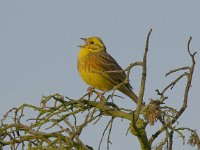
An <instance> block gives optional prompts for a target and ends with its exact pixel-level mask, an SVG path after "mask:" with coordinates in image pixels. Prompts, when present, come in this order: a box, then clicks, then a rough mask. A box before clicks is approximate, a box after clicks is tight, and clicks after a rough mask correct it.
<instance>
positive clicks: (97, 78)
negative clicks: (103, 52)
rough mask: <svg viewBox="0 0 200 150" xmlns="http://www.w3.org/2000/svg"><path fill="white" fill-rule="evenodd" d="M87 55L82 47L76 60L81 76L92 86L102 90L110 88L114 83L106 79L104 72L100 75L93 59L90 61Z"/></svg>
mask: <svg viewBox="0 0 200 150" xmlns="http://www.w3.org/2000/svg"><path fill="white" fill-rule="evenodd" d="M89 57H90V55H89V52H88V51H87V50H85V49H84V48H82V49H81V50H80V52H79V55H78V62H77V67H78V71H79V74H80V76H81V78H82V79H83V80H84V81H85V82H86V83H87V84H89V85H91V86H92V87H94V88H97V89H99V90H102V91H108V90H111V89H112V88H113V86H114V85H113V84H112V83H111V82H110V81H109V80H108V79H107V77H106V74H104V75H102V73H100V71H99V70H98V69H95V65H94V63H95V61H93V62H91V61H90V60H91V59H89ZM97 59H98V58H97Z"/></svg>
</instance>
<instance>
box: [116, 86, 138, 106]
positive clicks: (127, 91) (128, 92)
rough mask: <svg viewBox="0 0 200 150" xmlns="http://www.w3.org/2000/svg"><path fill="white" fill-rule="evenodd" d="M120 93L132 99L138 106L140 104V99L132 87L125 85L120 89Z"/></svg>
mask: <svg viewBox="0 0 200 150" xmlns="http://www.w3.org/2000/svg"><path fill="white" fill-rule="evenodd" d="M119 91H121V92H122V93H124V94H125V95H127V96H128V97H130V98H131V99H132V100H133V101H134V102H135V103H136V104H137V103H138V97H137V95H135V93H134V92H133V90H132V89H131V87H129V86H126V85H124V86H123V87H121V88H120V89H119Z"/></svg>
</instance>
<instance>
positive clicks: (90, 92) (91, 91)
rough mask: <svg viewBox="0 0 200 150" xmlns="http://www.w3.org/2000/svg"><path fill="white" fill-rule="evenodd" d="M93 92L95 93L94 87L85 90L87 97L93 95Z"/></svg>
mask: <svg viewBox="0 0 200 150" xmlns="http://www.w3.org/2000/svg"><path fill="white" fill-rule="evenodd" d="M94 91H95V90H94V87H91V86H90V87H88V88H87V93H88V95H89V96H92V94H93V92H94Z"/></svg>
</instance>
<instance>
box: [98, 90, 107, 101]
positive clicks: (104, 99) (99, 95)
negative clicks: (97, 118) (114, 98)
mask: <svg viewBox="0 0 200 150" xmlns="http://www.w3.org/2000/svg"><path fill="white" fill-rule="evenodd" d="M105 93H106V92H103V93H98V97H99V99H100V102H104V101H106V98H105V97H104V94H105Z"/></svg>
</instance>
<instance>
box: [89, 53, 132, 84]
mask: <svg viewBox="0 0 200 150" xmlns="http://www.w3.org/2000/svg"><path fill="white" fill-rule="evenodd" d="M88 59H89V62H90V65H89V66H90V71H93V72H97V73H98V72H99V73H101V72H102V73H101V74H102V76H104V77H105V78H106V79H107V80H109V81H110V82H112V83H113V84H114V85H117V84H119V83H121V82H123V81H124V80H125V78H126V74H125V73H124V72H112V73H105V72H106V71H116V70H122V68H121V67H120V66H119V64H118V63H117V62H116V61H115V59H114V58H113V57H112V56H110V55H109V54H108V53H105V52H101V53H94V54H91V55H90V57H89V58H88ZM128 86H129V84H128Z"/></svg>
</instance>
